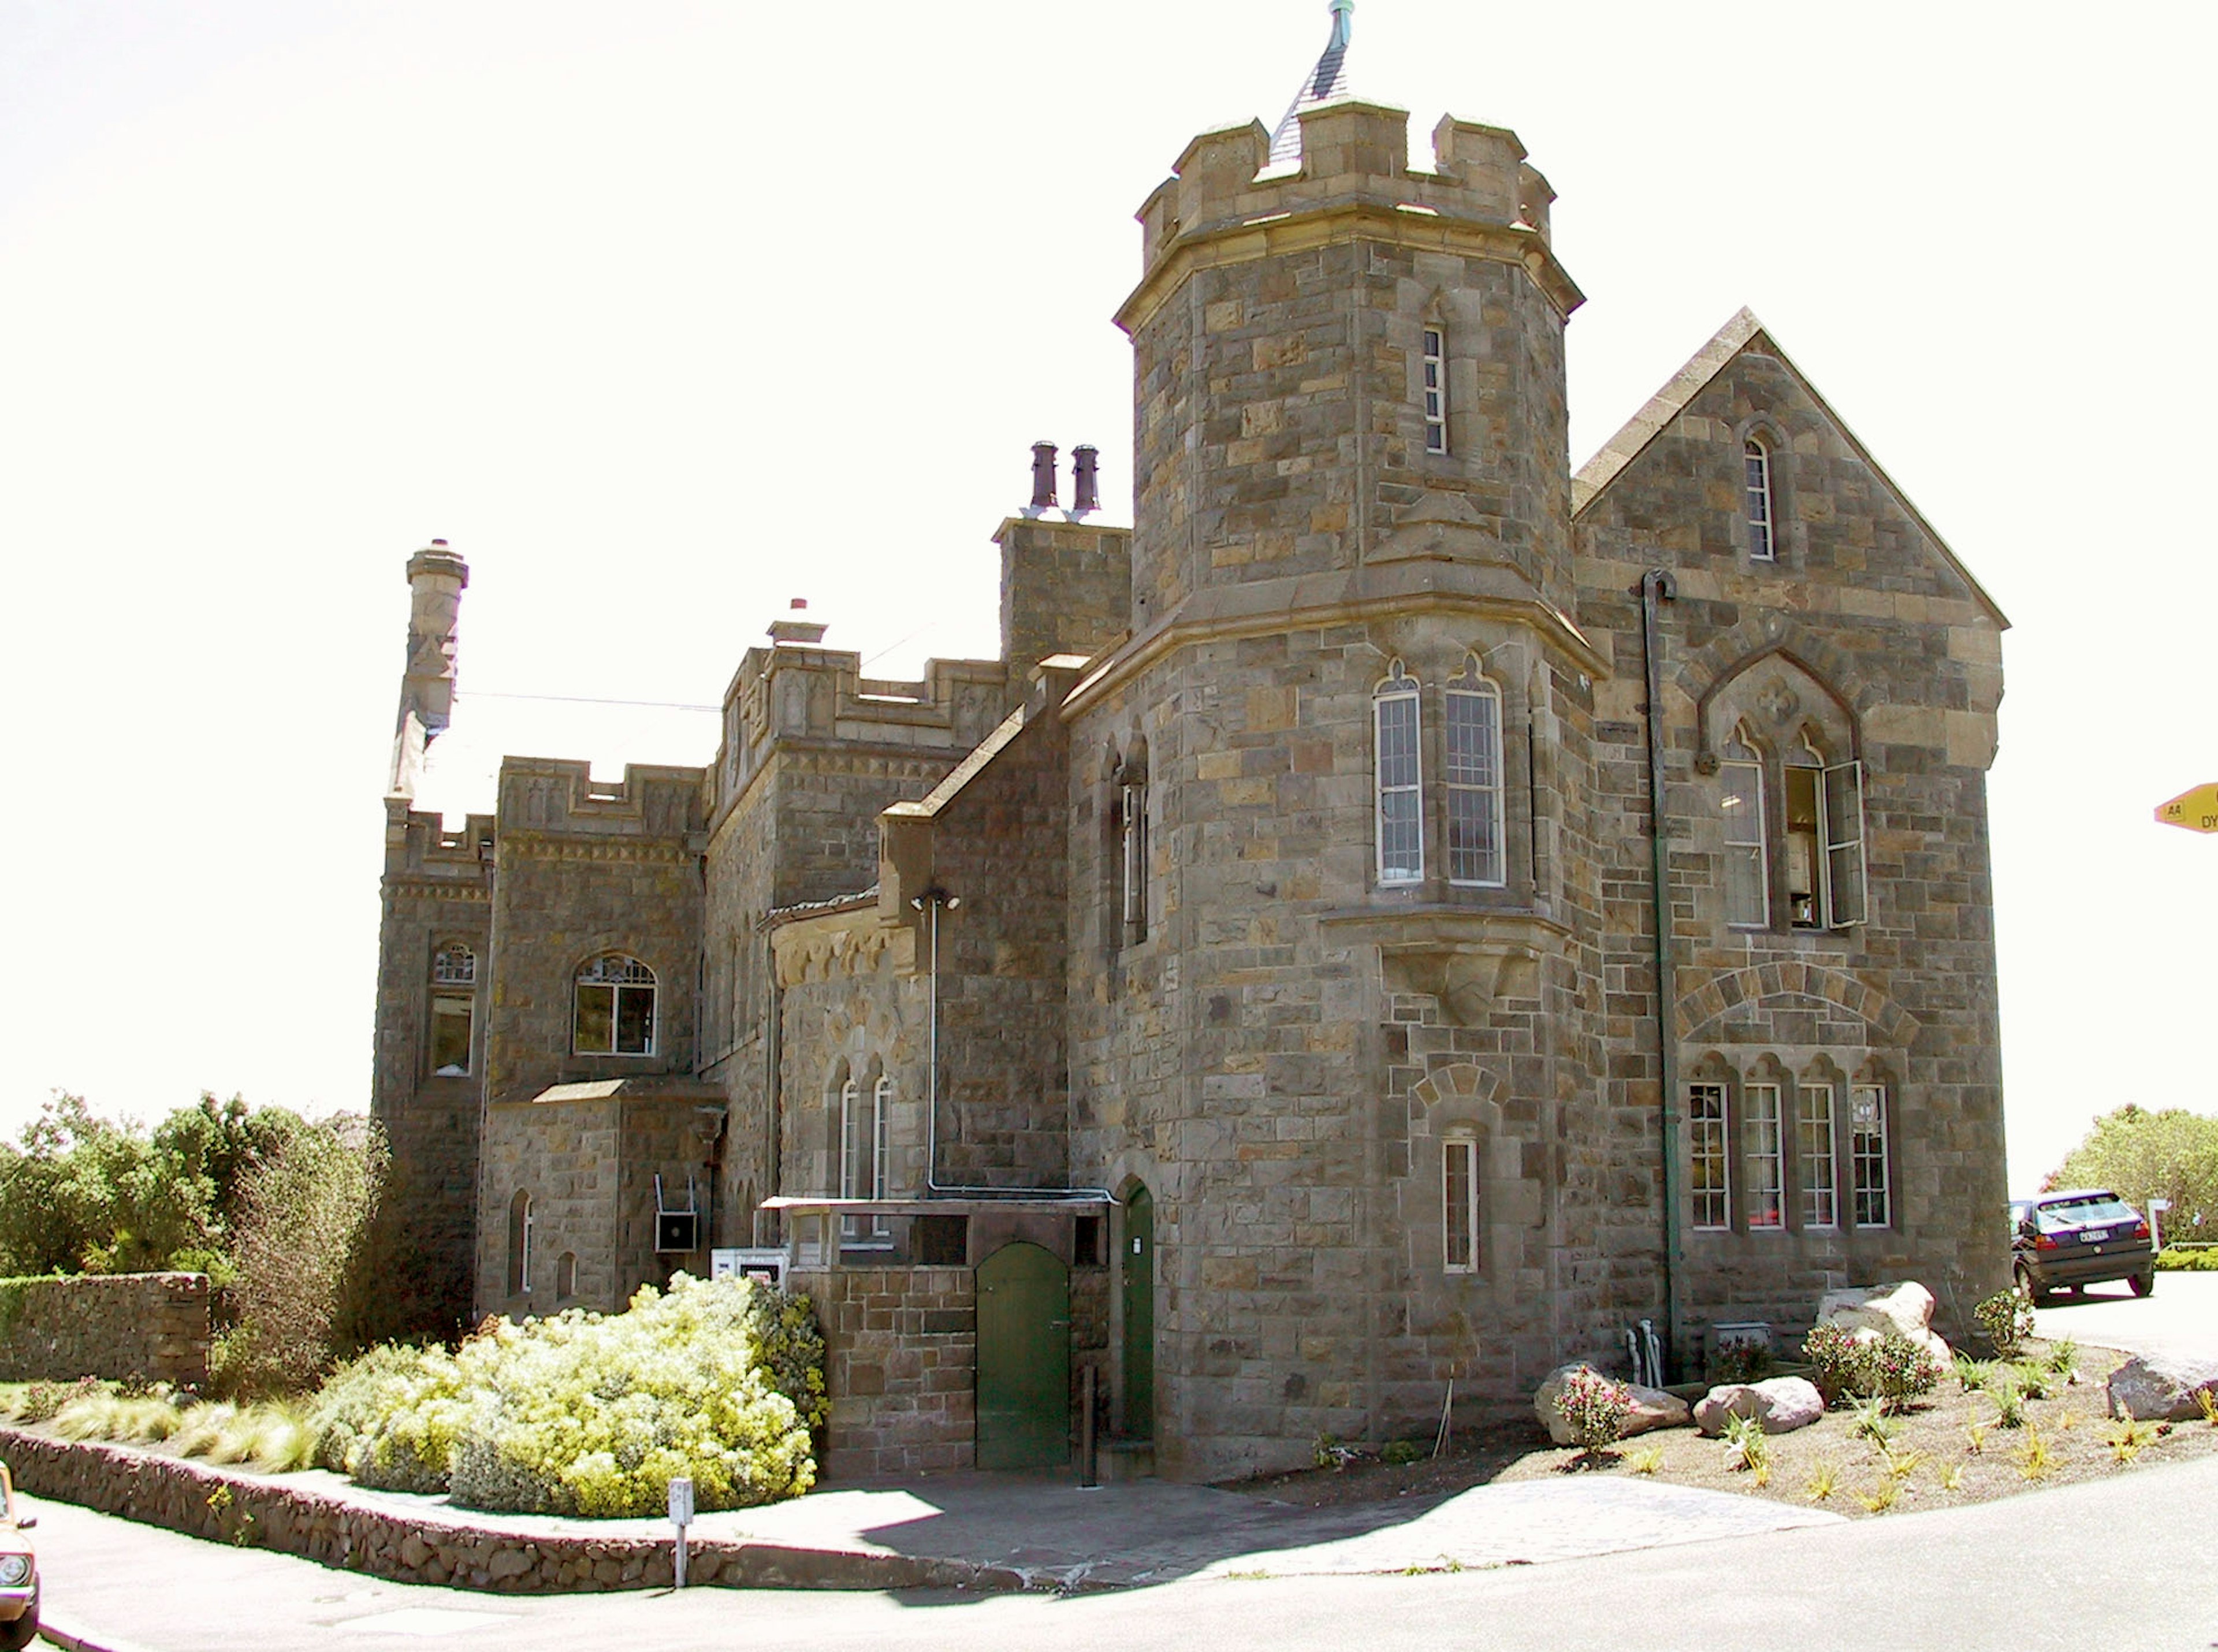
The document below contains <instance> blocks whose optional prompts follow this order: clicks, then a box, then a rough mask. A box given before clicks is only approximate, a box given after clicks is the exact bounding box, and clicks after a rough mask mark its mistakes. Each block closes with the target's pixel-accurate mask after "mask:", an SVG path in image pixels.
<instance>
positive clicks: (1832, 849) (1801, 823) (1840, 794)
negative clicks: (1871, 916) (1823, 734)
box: [1781, 739, 1868, 929]
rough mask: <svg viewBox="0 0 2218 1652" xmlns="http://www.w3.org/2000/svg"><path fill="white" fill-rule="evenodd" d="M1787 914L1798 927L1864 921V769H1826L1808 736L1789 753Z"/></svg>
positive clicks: (1857, 765) (1786, 779)
mask: <svg viewBox="0 0 2218 1652" xmlns="http://www.w3.org/2000/svg"><path fill="white" fill-rule="evenodd" d="M1781 778H1782V779H1783V781H1784V782H1785V790H1786V794H1787V797H1786V811H1785V813H1786V823H1787V921H1788V922H1789V923H1790V924H1792V925H1794V927H1795V928H1796V929H1848V928H1851V927H1853V926H1854V925H1858V924H1861V923H1862V922H1863V921H1864V919H1865V917H1866V915H1867V907H1868V894H1867V891H1868V884H1867V880H1866V875H1865V869H1864V766H1863V764H1862V763H1861V762H1856V761H1850V762H1848V763H1836V764H1831V766H1830V767H1829V766H1827V764H1826V763H1825V758H1823V757H1821V756H1819V755H1818V752H1817V750H1816V748H1814V747H1813V746H1811V744H1810V743H1809V740H1808V739H1803V740H1802V741H1801V743H1800V744H1799V745H1797V746H1795V747H1794V749H1793V750H1791V751H1789V752H1788V753H1787V763H1786V766H1785V768H1784V770H1782V772H1781Z"/></svg>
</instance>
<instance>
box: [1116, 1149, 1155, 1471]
mask: <svg viewBox="0 0 2218 1652" xmlns="http://www.w3.org/2000/svg"><path fill="white" fill-rule="evenodd" d="M1120 1262H1121V1264H1122V1266H1123V1270H1124V1271H1123V1281H1124V1283H1123V1290H1124V1435H1125V1438H1126V1439H1154V1438H1155V1195H1154V1194H1152V1193H1150V1192H1149V1191H1148V1190H1147V1188H1146V1187H1145V1186H1138V1187H1135V1188H1134V1189H1133V1190H1132V1191H1131V1192H1130V1193H1129V1194H1127V1195H1125V1197H1124V1254H1123V1256H1122V1257H1121V1258H1120Z"/></svg>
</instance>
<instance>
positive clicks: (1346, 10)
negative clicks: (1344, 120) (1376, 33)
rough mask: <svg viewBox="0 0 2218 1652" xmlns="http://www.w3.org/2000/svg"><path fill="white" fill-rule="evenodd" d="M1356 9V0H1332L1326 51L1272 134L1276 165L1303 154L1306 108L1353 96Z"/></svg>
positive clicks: (1293, 162)
mask: <svg viewBox="0 0 2218 1652" xmlns="http://www.w3.org/2000/svg"><path fill="white" fill-rule="evenodd" d="M1354 10H1355V0H1332V37H1331V38H1330V39H1329V40H1327V41H1326V42H1325V45H1324V55H1323V57H1320V58H1319V59H1317V67H1316V68H1314V69H1312V70H1310V72H1309V76H1308V78H1306V79H1304V81H1303V82H1302V84H1301V90H1298V91H1297V92H1296V93H1295V94H1294V101H1293V102H1291V103H1289V104H1287V105H1286V114H1285V115H1284V116H1283V117H1281V119H1280V120H1279V125H1278V129H1277V130H1276V131H1274V132H1273V133H1272V134H1271V158H1270V160H1269V161H1268V162H1267V165H1269V166H1273V167H1279V166H1292V165H1296V164H1299V162H1300V160H1301V158H1302V123H1301V113H1302V111H1303V110H1304V109H1312V108H1316V107H1317V105H1318V104H1320V103H1329V102H1332V101H1333V100H1334V99H1335V98H1339V97H1347V96H1351V95H1352V94H1351V91H1350V89H1349V86H1348V20H1349V17H1350V15H1352V14H1353V13H1354Z"/></svg>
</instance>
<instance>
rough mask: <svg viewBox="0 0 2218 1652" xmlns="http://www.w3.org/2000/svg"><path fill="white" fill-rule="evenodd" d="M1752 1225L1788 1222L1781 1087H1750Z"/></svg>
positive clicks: (1750, 1202)
mask: <svg viewBox="0 0 2218 1652" xmlns="http://www.w3.org/2000/svg"><path fill="white" fill-rule="evenodd" d="M1748 1125H1749V1148H1748V1181H1749V1187H1748V1198H1749V1206H1748V1225H1749V1226H1750V1227H1751V1228H1781V1227H1784V1226H1785V1225H1786V1223H1787V1210H1786V1198H1785V1196H1786V1181H1785V1177H1784V1173H1783V1172H1785V1169H1786V1165H1785V1163H1784V1161H1783V1155H1782V1152H1781V1147H1782V1144H1781V1137H1780V1117H1779V1086H1777V1085H1775V1084H1751V1085H1750V1086H1748Z"/></svg>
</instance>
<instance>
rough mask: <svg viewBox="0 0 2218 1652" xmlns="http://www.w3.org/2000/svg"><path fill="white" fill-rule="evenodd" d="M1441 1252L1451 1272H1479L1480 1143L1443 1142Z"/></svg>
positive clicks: (1467, 1139) (1471, 1140) (1452, 1139)
mask: <svg viewBox="0 0 2218 1652" xmlns="http://www.w3.org/2000/svg"><path fill="white" fill-rule="evenodd" d="M1440 1153H1441V1157H1440V1253H1441V1256H1442V1258H1443V1259H1444V1264H1445V1266H1446V1268H1447V1271H1448V1272H1450V1273H1476V1272H1478V1142H1477V1140H1475V1139H1474V1138H1473V1137H1471V1136H1468V1135H1452V1136H1450V1137H1448V1138H1447V1141H1446V1142H1442V1143H1441V1144H1440Z"/></svg>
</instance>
